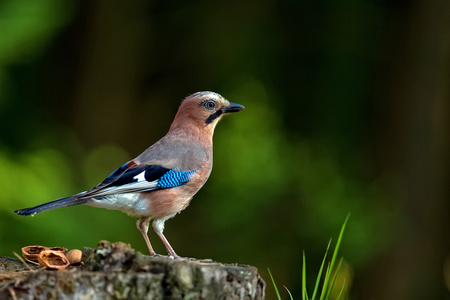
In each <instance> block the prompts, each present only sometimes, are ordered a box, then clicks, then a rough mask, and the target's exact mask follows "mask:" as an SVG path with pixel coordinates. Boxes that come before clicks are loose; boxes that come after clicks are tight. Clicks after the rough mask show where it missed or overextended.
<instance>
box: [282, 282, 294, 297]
mask: <svg viewBox="0 0 450 300" xmlns="http://www.w3.org/2000/svg"><path fill="white" fill-rule="evenodd" d="M283 286H284V285H283ZM284 288H285V289H286V291H287V292H288V294H289V298H290V299H291V300H294V297H292V294H291V291H290V290H288V288H287V287H285V286H284Z"/></svg>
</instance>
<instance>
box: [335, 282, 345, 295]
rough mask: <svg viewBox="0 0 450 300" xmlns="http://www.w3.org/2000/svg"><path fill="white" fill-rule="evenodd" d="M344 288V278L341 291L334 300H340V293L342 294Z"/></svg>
mask: <svg viewBox="0 0 450 300" xmlns="http://www.w3.org/2000/svg"><path fill="white" fill-rule="evenodd" d="M344 287H345V278H344V282H343V283H342V287H341V291H340V292H339V295H338V296H337V298H336V300H339V299H341V296H342V293H343V292H344Z"/></svg>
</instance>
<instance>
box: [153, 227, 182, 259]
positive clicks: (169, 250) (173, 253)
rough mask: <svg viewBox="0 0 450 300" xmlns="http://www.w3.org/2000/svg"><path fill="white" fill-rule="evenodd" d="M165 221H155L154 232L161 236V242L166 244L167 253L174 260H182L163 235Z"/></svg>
mask: <svg viewBox="0 0 450 300" xmlns="http://www.w3.org/2000/svg"><path fill="white" fill-rule="evenodd" d="M164 222H165V220H164V219H156V220H154V221H153V224H152V225H153V230H155V232H156V234H157V235H158V236H159V238H160V239H161V241H162V242H163V243H164V246H166V249H167V251H168V252H169V254H170V255H171V256H173V258H180V256H178V254H176V253H175V251H174V250H173V248H172V246H170V244H169V241H168V240H167V239H166V237H165V236H164V234H163V231H164Z"/></svg>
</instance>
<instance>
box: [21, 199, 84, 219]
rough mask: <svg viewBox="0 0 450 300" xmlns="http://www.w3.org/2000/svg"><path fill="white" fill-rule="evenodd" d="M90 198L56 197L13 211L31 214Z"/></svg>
mask: <svg viewBox="0 0 450 300" xmlns="http://www.w3.org/2000/svg"><path fill="white" fill-rule="evenodd" d="M89 201H90V198H81V199H80V198H76V196H70V197H65V198H60V199H56V200H53V201H50V202H47V203H44V204H41V205H38V206H35V207H29V208H24V209H19V210H16V211H14V212H15V213H16V214H18V215H22V216H33V215H34V214H37V213H40V212H43V211H46V210H51V209H55V208H60V207H66V206H73V205H78V204H84V203H86V202H89Z"/></svg>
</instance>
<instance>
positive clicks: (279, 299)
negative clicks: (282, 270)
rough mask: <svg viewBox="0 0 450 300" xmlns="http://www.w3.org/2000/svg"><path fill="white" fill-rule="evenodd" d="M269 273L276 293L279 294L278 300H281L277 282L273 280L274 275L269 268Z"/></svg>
mask: <svg viewBox="0 0 450 300" xmlns="http://www.w3.org/2000/svg"><path fill="white" fill-rule="evenodd" d="M267 271H269V276H270V279H271V280H272V284H273V288H274V289H275V293H276V294H277V299H278V300H281V296H280V293H279V292H278V288H277V285H276V283H275V280H274V279H273V276H272V273H271V272H270V269H269V268H267Z"/></svg>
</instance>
